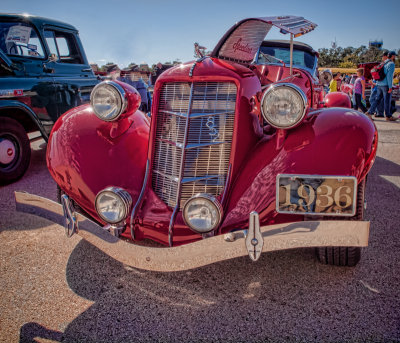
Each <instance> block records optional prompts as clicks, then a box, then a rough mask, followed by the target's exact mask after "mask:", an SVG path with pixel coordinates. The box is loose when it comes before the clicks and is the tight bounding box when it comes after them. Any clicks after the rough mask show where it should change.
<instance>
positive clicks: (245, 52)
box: [211, 16, 317, 63]
mask: <svg viewBox="0 0 400 343" xmlns="http://www.w3.org/2000/svg"><path fill="white" fill-rule="evenodd" d="M272 26H276V27H278V28H279V29H280V32H281V33H283V34H286V33H290V34H293V36H294V37H299V36H301V35H304V34H306V33H308V32H310V31H312V30H314V29H315V28H316V27H317V25H316V24H314V23H312V22H311V21H308V20H306V19H304V18H303V17H297V16H279V17H263V18H248V19H244V20H242V21H240V22H238V23H236V24H235V25H234V26H232V27H231V28H230V29H229V30H228V32H227V33H226V34H225V35H224V36H223V37H222V39H221V40H220V41H219V42H218V44H217V46H216V47H215V48H214V50H213V52H212V53H211V57H217V58H225V59H230V60H234V61H237V62H239V63H250V62H251V61H252V60H253V58H254V56H255V54H256V52H257V50H258V48H259V47H260V45H261V43H262V42H263V40H264V38H265V36H266V35H267V34H268V32H269V30H270V29H271V28H272Z"/></svg>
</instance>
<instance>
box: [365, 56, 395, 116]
mask: <svg viewBox="0 0 400 343" xmlns="http://www.w3.org/2000/svg"><path fill="white" fill-rule="evenodd" d="M384 57H385V54H384V55H383V56H382V60H384ZM395 59H396V53H395V52H394V51H390V52H389V53H388V55H387V60H384V61H385V64H384V71H385V78H384V79H383V80H379V81H377V82H376V84H377V95H376V98H375V101H374V102H373V103H372V104H371V107H370V109H369V110H368V112H367V113H366V114H367V115H368V116H369V117H370V118H371V119H372V115H371V113H374V112H375V110H376V107H377V106H378V104H379V101H380V100H381V99H382V98H383V102H384V108H385V115H386V120H387V121H396V120H397V118H394V117H393V115H392V111H391V101H392V87H393V74H394V69H395V66H394V61H395Z"/></svg>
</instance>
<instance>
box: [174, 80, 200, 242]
mask: <svg viewBox="0 0 400 343" xmlns="http://www.w3.org/2000/svg"><path fill="white" fill-rule="evenodd" d="M193 90H194V83H193V82H192V84H191V86H190V96H189V106H188V112H187V116H188V117H189V114H190V111H191V108H192V103H193V101H192V100H193ZM189 126H190V120H186V126H185V134H184V135H183V146H184V147H186V145H187V141H188V133H189ZM185 155H186V149H183V151H182V158H181V160H182V161H184V160H185ZM184 169H185V163H181V165H180V169H179V176H178V187H177V192H176V205H175V208H174V212H172V215H171V219H170V221H169V227H168V243H169V246H170V247H172V246H173V239H174V225H175V219H176V214H177V213H178V210H179V203H180V199H181V190H182V179H183V172H184Z"/></svg>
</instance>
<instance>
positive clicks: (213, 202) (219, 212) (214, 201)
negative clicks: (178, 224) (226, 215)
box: [182, 193, 223, 234]
mask: <svg viewBox="0 0 400 343" xmlns="http://www.w3.org/2000/svg"><path fill="white" fill-rule="evenodd" d="M199 199H204V200H205V201H208V202H209V203H210V204H211V205H212V206H214V208H215V210H216V213H217V220H216V222H215V224H214V225H212V227H210V228H209V229H206V230H203V231H202V230H199V229H198V228H196V227H195V226H194V225H193V223H190V220H189V218H187V209H188V207H189V206H190V204H191V202H193V201H196V200H199ZM222 216H223V208H222V205H221V204H220V202H219V201H218V200H217V198H216V197H214V196H212V195H210V194H207V193H198V194H196V195H194V196H193V197H191V198H190V199H188V200H187V201H186V202H185V205H184V206H183V209H182V217H183V220H184V222H185V224H186V225H187V226H188V227H189V228H190V229H191V230H192V231H193V232H196V233H198V234H206V233H209V232H211V231H214V230H216V229H217V228H218V227H219V225H220V224H221V220H222Z"/></svg>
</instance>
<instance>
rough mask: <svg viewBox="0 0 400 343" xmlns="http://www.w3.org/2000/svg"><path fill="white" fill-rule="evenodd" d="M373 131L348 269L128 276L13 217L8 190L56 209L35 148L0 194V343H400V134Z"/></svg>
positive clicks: (226, 265)
mask: <svg viewBox="0 0 400 343" xmlns="http://www.w3.org/2000/svg"><path fill="white" fill-rule="evenodd" d="M398 115H399V113H396V116H398ZM376 125H377V127H378V130H379V150H378V157H377V159H376V162H375V165H374V167H373V169H372V171H371V173H370V175H369V180H368V185H367V201H368V208H367V211H366V217H367V219H368V220H370V221H371V229H372V230H371V237H370V245H369V247H368V248H365V249H364V250H363V256H362V260H361V262H360V263H359V265H358V266H357V267H355V268H341V267H331V266H325V265H321V264H319V263H318V262H317V261H316V259H315V257H314V255H313V250H312V249H302V250H293V251H282V252H274V253H268V254H264V255H263V256H261V258H260V260H259V261H258V262H255V263H252V262H251V261H250V259H249V258H248V257H244V258H239V259H235V260H231V261H225V262H221V263H217V264H214V265H210V266H206V267H202V268H199V269H196V270H193V271H188V272H179V273H155V272H146V271H139V270H136V269H133V268H130V267H127V266H124V265H122V264H120V263H118V262H116V261H115V260H112V259H111V258H109V257H108V256H107V255H105V254H104V253H102V252H101V251H99V250H97V249H96V248H94V247H93V246H91V245H90V244H88V243H86V242H85V241H82V240H80V239H79V238H78V237H77V236H74V237H72V238H71V239H66V237H65V236H64V233H63V231H62V229H61V228H60V227H58V226H56V225H52V224H51V223H50V222H49V221H46V220H44V219H40V218H37V217H34V216H31V215H27V214H21V213H16V212H15V206H14V200H13V192H14V190H25V191H28V192H31V193H34V194H38V195H44V196H47V197H50V198H53V199H54V198H55V193H56V185H55V183H54V182H53V181H52V179H51V178H50V176H49V173H48V171H47V169H46V166H45V147H46V145H45V144H44V143H43V141H37V142H35V143H32V144H33V148H34V151H33V155H32V162H31V165H30V168H29V170H28V172H27V174H26V175H25V176H24V178H23V179H22V180H20V181H19V182H17V183H14V184H12V185H9V186H6V187H2V188H1V189H0V275H1V276H0V290H1V291H0V292H1V297H0V341H1V342H18V341H20V342H34V341H35V342H53V341H54V342H58V341H64V342H131V341H138V342H142V341H143V342H154V341H162V342H169V341H174V342H180V341H196V342H197V341H202V342H231V341H232V342H239V341H246V342H256V341H263V342H269V341H271V342H400V287H399V284H400V264H399V263H398V261H399V259H398V255H399V251H400V238H399V234H398V230H399V224H398V223H399V222H400V212H399V204H400V192H399V188H400V122H394V123H389V122H385V121H383V120H377V121H376Z"/></svg>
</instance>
